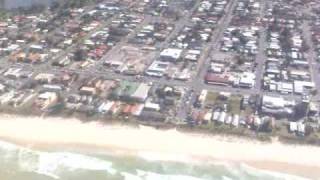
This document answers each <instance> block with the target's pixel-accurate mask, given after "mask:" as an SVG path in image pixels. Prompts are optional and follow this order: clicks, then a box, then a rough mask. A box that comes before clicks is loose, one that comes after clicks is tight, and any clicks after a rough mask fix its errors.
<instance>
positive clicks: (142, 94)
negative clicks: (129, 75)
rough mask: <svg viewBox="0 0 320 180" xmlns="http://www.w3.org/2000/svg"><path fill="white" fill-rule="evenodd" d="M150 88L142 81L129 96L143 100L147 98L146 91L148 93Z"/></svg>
mask: <svg viewBox="0 0 320 180" xmlns="http://www.w3.org/2000/svg"><path fill="white" fill-rule="evenodd" d="M150 88H151V87H150V86H149V85H147V84H144V83H142V84H140V86H139V87H138V88H137V90H136V91H135V92H134V93H133V94H132V96H131V97H132V98H136V99H140V100H143V101H144V100H146V99H147V98H148V93H149V90H150Z"/></svg>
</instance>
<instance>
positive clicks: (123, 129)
mask: <svg viewBox="0 0 320 180" xmlns="http://www.w3.org/2000/svg"><path fill="white" fill-rule="evenodd" d="M0 139H2V140H4V141H8V142H12V143H15V144H18V145H22V146H24V147H28V148H32V149H33V148H34V149H43V150H61V149H63V150H66V149H67V150H76V151H77V150H79V151H87V152H94V153H96V152H98V153H112V154H116V155H117V154H118V155H128V156H136V155H139V154H140V153H149V154H150V155H157V154H159V153H160V154H164V156H163V157H157V158H159V159H158V160H164V161H186V162H187V161H190V160H195V161H199V162H201V161H208V159H212V160H217V161H224V162H225V161H227V162H231V163H245V164H248V165H250V166H252V167H255V168H259V169H265V170H271V171H273V170H274V171H277V172H283V173H290V174H294V175H299V176H303V177H307V178H311V179H317V178H319V177H320V172H319V168H320V156H319V155H320V148H319V147H315V146H306V145H285V144H282V143H280V142H278V141H276V140H274V142H272V143H263V142H260V141H257V140H249V139H242V138H237V137H231V136H211V135H205V134H195V133H181V132H178V131H176V130H156V129H153V128H149V127H140V128H133V127H128V126H119V125H117V126H115V125H110V126H108V125H106V124H102V123H99V122H92V123H82V122H81V121H79V120H77V119H67V120H66V119H61V118H46V119H42V118H40V117H22V116H15V115H14V116H13V115H0ZM298 170H299V171H298Z"/></svg>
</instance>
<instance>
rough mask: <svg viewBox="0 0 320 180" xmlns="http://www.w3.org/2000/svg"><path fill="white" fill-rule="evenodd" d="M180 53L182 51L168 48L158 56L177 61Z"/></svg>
mask: <svg viewBox="0 0 320 180" xmlns="http://www.w3.org/2000/svg"><path fill="white" fill-rule="evenodd" d="M181 53H182V49H174V48H168V49H165V50H163V51H162V52H161V53H160V56H164V57H171V58H173V59H179V58H180V56H181Z"/></svg>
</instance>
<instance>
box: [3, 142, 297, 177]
mask: <svg viewBox="0 0 320 180" xmlns="http://www.w3.org/2000/svg"><path fill="white" fill-rule="evenodd" d="M154 156H155V154H150V153H141V154H140V155H139V156H138V157H119V156H111V155H93V154H81V153H75V152H70V151H69V152H65V151H61V152H56V151H55V152H43V151H35V150H30V149H27V148H22V147H19V146H16V145H13V144H10V143H6V142H0V179H1V180H56V179H61V180H233V179H234V180H242V179H243V180H255V179H258V180H294V179H303V178H299V177H295V176H290V175H286V174H280V173H276V172H267V171H262V170H258V169H255V168H252V167H249V166H247V165H244V164H228V163H225V162H203V163H199V162H197V163H193V162H184V163H179V162H173V161H170V162H169V161H161V160H159V159H161V157H154ZM156 156H159V154H158V155H156ZM156 159H158V160H156Z"/></svg>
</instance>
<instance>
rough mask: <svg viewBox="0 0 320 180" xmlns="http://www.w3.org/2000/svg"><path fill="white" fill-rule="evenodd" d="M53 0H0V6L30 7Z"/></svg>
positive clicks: (7, 7) (8, 7)
mask: <svg viewBox="0 0 320 180" xmlns="http://www.w3.org/2000/svg"><path fill="white" fill-rule="evenodd" d="M53 1H55V0H0V6H2V7H1V8H5V9H14V8H18V7H30V6H32V5H34V4H43V5H49V4H51V3H52V2H53ZM1 3H2V4H1Z"/></svg>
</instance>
